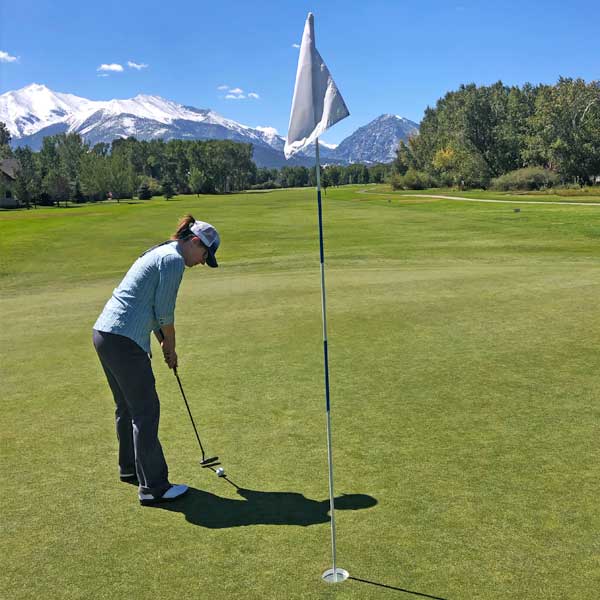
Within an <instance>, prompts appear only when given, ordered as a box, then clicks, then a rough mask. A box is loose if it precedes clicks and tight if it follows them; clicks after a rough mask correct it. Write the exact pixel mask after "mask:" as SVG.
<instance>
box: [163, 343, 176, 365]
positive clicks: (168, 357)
mask: <svg viewBox="0 0 600 600" xmlns="http://www.w3.org/2000/svg"><path fill="white" fill-rule="evenodd" d="M163 356H164V357H165V362H166V363H167V366H168V367H169V369H176V368H177V352H175V350H165V349H164V348H163Z"/></svg>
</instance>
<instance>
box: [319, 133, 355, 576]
mask: <svg viewBox="0 0 600 600" xmlns="http://www.w3.org/2000/svg"><path fill="white" fill-rule="evenodd" d="M315 148H316V159H317V164H316V174H317V205H318V208H319V248H320V254H321V311H322V315H323V358H324V363H325V403H326V407H327V460H328V462H329V508H330V511H331V555H332V558H333V568H332V569H327V571H325V572H324V573H323V574H322V575H321V577H322V578H323V579H324V580H325V581H327V582H328V583H338V582H341V581H344V580H346V579H348V571H346V570H344V569H339V568H337V567H336V564H335V562H336V548H335V507H334V501H333V497H334V494H333V453H332V450H331V412H330V410H329V357H328V353H327V307H326V300H325V253H324V251H323V212H322V209H321V172H320V171H321V161H320V159H319V138H317V140H316V144H315Z"/></svg>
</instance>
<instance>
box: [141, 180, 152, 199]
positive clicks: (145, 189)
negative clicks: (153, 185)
mask: <svg viewBox="0 0 600 600" xmlns="http://www.w3.org/2000/svg"><path fill="white" fill-rule="evenodd" d="M138 198H139V199H140V200H150V198H152V192H151V191H150V186H149V185H148V183H147V182H145V181H144V182H142V184H141V185H140V187H139V189H138Z"/></svg>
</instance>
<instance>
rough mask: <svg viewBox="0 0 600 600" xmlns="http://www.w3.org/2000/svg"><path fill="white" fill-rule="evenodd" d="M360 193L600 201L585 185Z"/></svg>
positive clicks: (372, 189) (596, 190)
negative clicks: (539, 189) (552, 187)
mask: <svg viewBox="0 0 600 600" xmlns="http://www.w3.org/2000/svg"><path fill="white" fill-rule="evenodd" d="M360 193H369V194H373V193H375V194H381V193H384V194H386V195H390V194H391V195H392V196H395V195H405V196H406V195H407V196H415V195H417V196H423V195H430V194H436V195H437V194H439V195H443V196H451V197H452V196H454V197H457V196H458V197H461V198H471V199H484V200H503V201H505V202H572V203H580V202H586V203H587V202H589V203H597V202H600V187H598V186H596V187H584V188H579V189H571V188H569V189H560V188H555V189H549V190H543V191H528V192H497V191H487V190H458V189H456V188H431V189H426V190H399V191H392V189H391V187H390V186H388V185H385V186H384V185H378V186H363V189H362V190H361V191H360Z"/></svg>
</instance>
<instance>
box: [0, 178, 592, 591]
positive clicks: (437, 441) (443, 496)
mask: <svg viewBox="0 0 600 600" xmlns="http://www.w3.org/2000/svg"><path fill="white" fill-rule="evenodd" d="M363 188H364V186H363V187H360V186H346V187H343V188H339V189H329V190H328V191H327V195H325V196H323V199H324V228H325V252H326V278H327V294H328V296H327V308H328V333H329V360H330V378H331V403H332V404H331V406H332V419H333V448H334V458H335V486H336V496H342V495H349V496H348V497H347V498H345V499H344V498H342V500H341V501H340V510H338V511H336V525H337V543H338V563H339V564H338V566H340V567H343V568H345V569H347V570H348V571H349V572H350V575H351V576H352V577H354V578H355V579H354V580H349V581H347V582H345V583H343V584H339V585H336V586H331V585H328V584H326V583H323V582H322V581H321V580H320V575H321V573H322V572H323V571H324V570H325V569H327V568H329V567H330V566H331V548H330V526H329V520H328V512H327V510H328V487H327V452H326V430H325V426H326V420H325V401H324V391H323V367H322V341H321V335H322V331H321V327H322V325H321V305H320V302H321V300H320V277H319V246H318V229H317V214H316V201H315V192H314V190H312V189H291V190H281V191H268V192H256V193H254V192H253V193H243V194H233V195H224V196H200V197H196V196H177V197H175V198H173V199H172V200H170V201H165V200H164V199H162V198H154V199H153V200H149V201H146V202H137V201H136V202H131V203H125V202H122V203H121V204H116V203H100V204H92V205H82V206H78V207H72V208H64V209H63V208H61V209H56V208H44V209H42V208H40V209H36V210H29V211H24V210H22V211H14V212H9V211H3V212H0V276H1V279H0V285H1V298H0V302H1V309H2V320H3V323H2V327H1V328H0V343H1V347H2V360H1V362H0V378H1V381H2V391H3V400H2V419H1V426H0V435H1V438H2V445H1V457H0V458H1V467H2V474H3V479H4V493H3V499H2V519H1V522H0V532H1V539H2V550H1V552H0V567H1V570H2V589H4V592H3V594H4V595H5V597H7V598H12V599H30V598H38V597H40V598H48V599H60V600H70V599H94V600H96V599H106V600H109V599H110V600H113V599H120V598H142V597H143V598H167V599H168V598H186V599H187V598H206V599H211V600H213V599H214V600H220V599H226V598H227V599H228V598H252V599H254V598H256V599H286V600H287V599H308V598H325V599H328V598H343V599H346V598H354V599H364V598H407V599H409V598H418V597H430V598H441V599H445V600H458V599H464V600H472V599H484V600H491V599H497V600H507V599H516V600H529V599H531V600H533V599H539V598H544V599H564V598H573V599H577V600H586V599H589V600H596V599H597V598H598V595H599V593H598V590H599V589H600V537H599V535H598V532H599V531H600V506H599V503H598V497H599V494H598V491H599V488H600V461H599V458H600V456H599V454H600V453H599V447H600V435H599V434H600V402H599V399H600V368H599V367H600V355H599V351H598V346H599V332H600V309H599V301H598V299H599V298H600V271H599V268H598V265H599V262H600V206H591V205H590V206H575V205H574V206H567V205H556V206H552V205H548V204H543V205H542V204H540V205H533V204H528V205H526V206H525V205H524V206H523V207H522V209H521V211H520V212H515V210H514V209H515V206H516V205H509V204H506V205H504V204H500V203H481V204H480V203H475V202H461V201H456V200H442V199H434V198H424V197H423V198H419V197H418V196H411V197H408V196H406V197H405V196H403V195H402V194H399V193H389V192H388V191H387V189H386V188H383V187H380V188H374V187H373V186H369V188H370V191H373V192H376V193H369V194H365V193H361V190H362V189H363ZM454 195H457V196H458V195H462V194H458V193H456V194H454ZM475 195H476V194H475V192H471V193H470V197H472V196H475ZM541 199H543V198H541ZM596 201H597V200H596ZM187 212H191V213H192V214H193V215H194V216H195V217H196V218H197V219H202V220H205V221H208V222H210V223H212V224H214V225H215V227H217V228H218V230H219V233H220V234H221V238H222V246H221V248H220V249H219V254H218V257H219V263H220V268H219V269H207V268H202V267H196V268H194V269H186V273H185V275H184V279H183V283H182V286H181V289H180V292H179V298H178V303H177V311H176V327H177V340H178V341H177V345H178V348H177V349H178V354H179V362H180V365H179V374H180V376H181V380H182V383H183V386H184V387H185V392H186V395H187V397H188V400H189V402H190V405H191V409H192V411H193V413H194V417H195V419H196V421H197V423H198V427H199V429H200V432H201V435H202V441H203V444H204V445H205V448H206V449H207V454H209V455H214V454H218V455H219V456H220V458H221V460H222V462H223V466H224V467H225V469H226V471H227V473H228V475H229V476H230V478H231V480H232V481H233V482H235V484H236V485H237V486H239V487H240V488H243V490H242V492H241V493H238V491H237V490H236V489H235V487H234V486H231V485H228V483H227V482H226V481H224V480H222V479H218V478H217V477H215V476H214V474H213V473H211V472H207V471H206V470H203V469H201V468H200V466H199V464H198V462H199V459H200V453H199V450H198V446H197V444H196V440H195V438H194V434H193V430H192V428H191V425H190V422H189V419H188V417H187V414H186V412H185V406H184V404H183V402H182V399H181V396H180V393H179V389H178V387H177V382H176V380H175V378H174V377H173V374H172V373H171V372H170V371H169V370H168V369H167V367H166V366H165V365H164V364H163V362H162V360H161V357H160V353H157V354H158V356H156V355H155V358H154V361H153V366H154V372H155V375H156V379H157V389H158V392H159V395H160V398H161V411H162V413H161V432H160V437H161V442H162V445H163V448H164V450H165V455H166V458H167V461H168V463H169V468H170V479H171V480H172V481H173V482H175V483H186V484H188V485H190V487H191V488H192V490H191V492H190V494H189V496H187V497H186V498H185V499H182V500H179V501H177V502H175V503H172V504H170V505H165V506H164V507H163V508H159V507H141V506H140V505H139V503H138V500H137V496H136V488H134V487H132V486H131V485H127V484H124V483H121V482H120V481H119V479H118V472H117V462H116V459H117V455H116V448H117V442H116V438H115V434H114V423H113V403H112V397H111V395H110V392H109V389H108V386H107V384H106V381H105V379H104V375H103V374H102V372H101V368H100V365H99V363H98V360H97V357H96V354H95V352H94V349H93V347H92V342H91V328H92V325H93V323H94V322H95V320H96V317H97V316H98V314H99V312H100V311H101V309H102V307H103V306H104V303H105V302H106V300H107V299H108V297H109V295H110V293H111V291H112V289H113V288H114V287H115V286H116V285H117V284H118V283H119V281H120V279H121V277H122V276H123V274H124V273H125V271H126V270H127V269H128V268H129V266H130V264H131V262H133V260H134V259H135V257H137V256H138V255H139V254H141V253H142V252H143V251H144V250H145V249H147V248H148V247H150V246H152V245H154V244H156V243H158V242H160V241H163V240H164V239H167V238H168V237H169V235H170V234H171V233H172V231H173V230H174V228H175V225H176V221H177V219H178V218H179V217H180V216H181V215H183V214H185V213H187ZM354 494H360V495H364V496H368V498H366V499H365V498H364V497H363V498H354V497H352V496H351V495H354ZM342 509H345V510H342ZM384 586H387V587H384ZM141 591H143V595H140V594H141Z"/></svg>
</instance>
